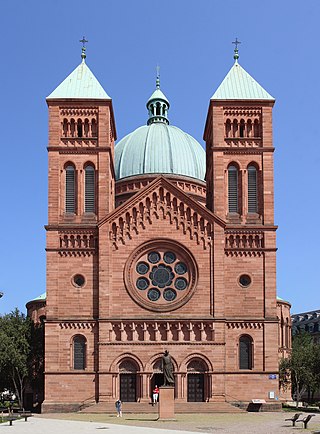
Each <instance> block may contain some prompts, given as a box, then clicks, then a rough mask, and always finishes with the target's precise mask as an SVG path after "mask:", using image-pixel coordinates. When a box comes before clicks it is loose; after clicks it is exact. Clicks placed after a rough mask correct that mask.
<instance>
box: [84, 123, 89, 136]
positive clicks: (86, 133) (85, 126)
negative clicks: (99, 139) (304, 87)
mask: <svg viewBox="0 0 320 434" xmlns="http://www.w3.org/2000/svg"><path fill="white" fill-rule="evenodd" d="M84 136H85V137H89V119H85V120H84Z"/></svg>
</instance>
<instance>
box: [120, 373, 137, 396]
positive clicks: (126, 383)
mask: <svg viewBox="0 0 320 434" xmlns="http://www.w3.org/2000/svg"><path fill="white" fill-rule="evenodd" d="M136 378H137V377H136V374H120V399H121V401H123V402H136Z"/></svg>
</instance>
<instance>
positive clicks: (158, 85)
mask: <svg viewBox="0 0 320 434" xmlns="http://www.w3.org/2000/svg"><path fill="white" fill-rule="evenodd" d="M156 88H157V89H160V66H159V65H157V79H156Z"/></svg>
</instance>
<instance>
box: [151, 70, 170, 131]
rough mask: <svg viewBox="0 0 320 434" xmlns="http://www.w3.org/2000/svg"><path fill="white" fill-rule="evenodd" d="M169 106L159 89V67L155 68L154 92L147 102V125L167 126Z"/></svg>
mask: <svg viewBox="0 0 320 434" xmlns="http://www.w3.org/2000/svg"><path fill="white" fill-rule="evenodd" d="M169 107H170V104H169V101H168V99H167V97H166V96H165V95H164V93H163V92H162V91H161V89H160V66H159V65H158V66H157V76H156V90H155V91H154V92H153V94H152V95H151V96H150V98H149V99H148V101H147V109H148V113H149V119H148V122H147V124H148V125H150V124H153V123H155V122H162V123H163V124H167V125H168V124H169V119H168V110H169Z"/></svg>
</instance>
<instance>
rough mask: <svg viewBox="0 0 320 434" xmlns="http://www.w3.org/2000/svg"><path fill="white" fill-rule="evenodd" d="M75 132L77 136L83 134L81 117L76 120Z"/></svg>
mask: <svg viewBox="0 0 320 434" xmlns="http://www.w3.org/2000/svg"><path fill="white" fill-rule="evenodd" d="M77 133H78V137H82V136H83V129H82V120H81V119H78V122H77Z"/></svg>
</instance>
